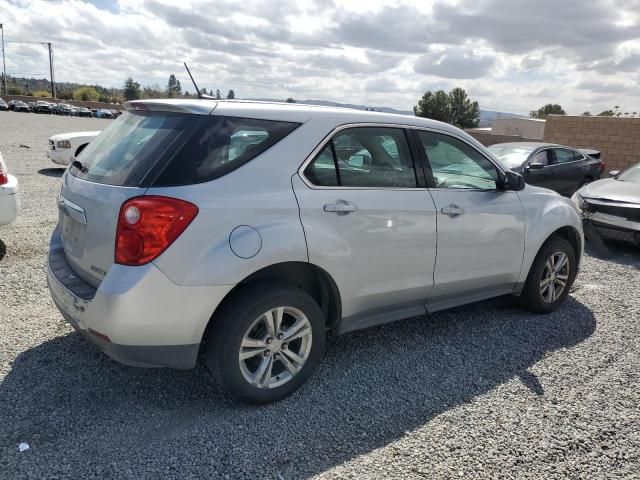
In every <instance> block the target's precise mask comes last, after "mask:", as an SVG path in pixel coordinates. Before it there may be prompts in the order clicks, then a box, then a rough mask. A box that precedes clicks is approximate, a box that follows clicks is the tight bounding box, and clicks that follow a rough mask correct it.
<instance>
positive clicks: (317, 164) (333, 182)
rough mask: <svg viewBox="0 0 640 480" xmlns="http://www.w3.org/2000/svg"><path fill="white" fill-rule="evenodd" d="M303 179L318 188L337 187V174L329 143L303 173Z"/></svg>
mask: <svg viewBox="0 0 640 480" xmlns="http://www.w3.org/2000/svg"><path fill="white" fill-rule="evenodd" d="M304 175H305V177H307V179H308V180H309V181H310V182H311V183H313V184H314V185H318V186H320V187H336V186H338V174H337V173H336V164H335V162H334V160H333V153H332V151H331V142H329V143H328V144H327V146H326V147H325V148H324V150H322V151H321V152H320V154H319V155H318V156H317V157H316V158H315V160H314V161H313V162H311V163H310V164H309V166H308V167H307V168H306V169H305V171H304Z"/></svg>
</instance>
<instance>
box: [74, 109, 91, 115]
mask: <svg viewBox="0 0 640 480" xmlns="http://www.w3.org/2000/svg"><path fill="white" fill-rule="evenodd" d="M74 114H75V115H76V116H77V117H91V110H89V109H88V108H86V107H76V108H75V109H74Z"/></svg>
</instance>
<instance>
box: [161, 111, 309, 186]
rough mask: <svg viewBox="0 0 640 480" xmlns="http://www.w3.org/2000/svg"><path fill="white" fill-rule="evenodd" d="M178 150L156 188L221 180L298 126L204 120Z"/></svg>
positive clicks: (254, 121) (252, 120)
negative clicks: (219, 178)
mask: <svg viewBox="0 0 640 480" xmlns="http://www.w3.org/2000/svg"><path fill="white" fill-rule="evenodd" d="M205 118H206V121H205V122H202V124H200V125H198V127H197V128H196V129H195V132H194V133H193V135H191V136H190V138H189V140H188V141H187V142H185V143H184V145H182V146H181V147H179V148H178V149H177V151H176V152H175V154H174V155H173V157H172V158H171V160H170V161H169V162H168V164H167V166H166V167H165V168H164V169H163V170H162V172H161V173H160V174H159V176H158V178H157V180H156V181H155V182H154V185H155V186H170V185H187V184H192V183H202V182H207V181H209V180H213V179H215V178H218V177H221V176H222V175H225V174H227V173H229V172H230V171H232V170H235V169H236V168H238V167H239V166H241V165H243V164H245V163H247V162H248V161H249V160H252V159H253V158H255V157H257V156H258V155H260V154H261V153H263V152H264V151H265V150H267V149H268V148H270V147H271V146H273V145H274V144H276V143H277V142H279V141H280V140H282V139H283V138H284V137H286V136H287V135H289V134H290V133H291V132H292V131H293V130H294V129H295V128H296V127H297V126H298V124H297V123H290V122H279V121H273V120H255V119H249V118H236V117H216V116H210V117H205Z"/></svg>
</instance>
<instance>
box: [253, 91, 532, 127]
mask: <svg viewBox="0 0 640 480" xmlns="http://www.w3.org/2000/svg"><path fill="white" fill-rule="evenodd" d="M250 100H258V101H262V102H283V101H284V100H274V99H271V98H252V99H250ZM296 103H304V104H306V105H321V106H325V107H343V108H354V109H356V110H366V109H370V110H371V109H373V110H374V111H376V112H383V113H395V114H398V115H413V111H412V110H396V109H395V108H391V107H379V106H372V105H356V104H353V103H336V102H327V101H326V100H296ZM523 116H524V115H518V114H516V113H508V112H498V111H495V110H482V109H481V110H480V123H479V124H478V127H481V128H482V127H490V126H491V125H492V124H493V121H494V120H495V119H496V118H517V117H523Z"/></svg>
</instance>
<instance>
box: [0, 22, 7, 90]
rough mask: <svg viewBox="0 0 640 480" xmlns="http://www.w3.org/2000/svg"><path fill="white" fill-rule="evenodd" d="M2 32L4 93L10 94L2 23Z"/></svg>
mask: <svg viewBox="0 0 640 480" xmlns="http://www.w3.org/2000/svg"><path fill="white" fill-rule="evenodd" d="M0 32H2V79H3V80H4V82H3V83H4V94H5V95H8V90H7V64H6V63H5V61H4V27H3V25H2V23H0Z"/></svg>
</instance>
